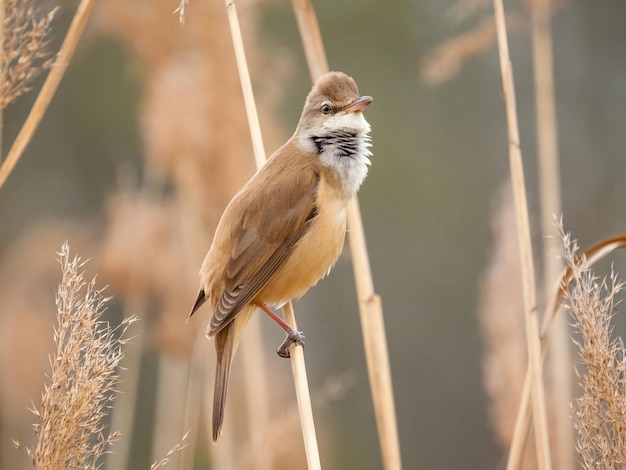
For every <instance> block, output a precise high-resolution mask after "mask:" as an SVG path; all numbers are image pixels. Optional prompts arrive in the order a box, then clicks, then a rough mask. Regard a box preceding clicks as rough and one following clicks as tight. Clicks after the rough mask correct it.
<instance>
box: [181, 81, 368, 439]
mask: <svg viewBox="0 0 626 470" xmlns="http://www.w3.org/2000/svg"><path fill="white" fill-rule="evenodd" d="M371 101H372V99H371V98H370V97H369V96H364V97H359V94H358V90H357V87H356V84H355V83H354V80H352V78H350V77H349V76H347V75H345V74H343V73H341V72H330V73H328V74H325V75H323V76H322V77H320V79H319V80H318V81H317V82H316V84H315V86H314V87H313V89H312V90H311V92H310V93H309V95H308V97H307V99H306V103H305V106H304V110H303V112H302V116H301V118H300V121H299V123H298V127H297V128H296V132H295V133H294V135H293V136H292V137H291V138H290V139H289V140H288V141H287V142H286V143H285V145H283V146H282V147H281V148H280V149H278V150H277V151H276V152H275V153H274V154H273V155H272V156H271V157H270V158H269V159H268V161H267V163H266V164H265V166H264V167H263V168H261V170H259V171H258V172H257V173H256V174H255V175H254V176H253V177H252V179H250V181H248V183H247V184H246V185H245V186H244V187H243V188H242V189H241V190H240V191H239V193H238V194H237V195H236V196H235V197H234V198H233V200H232V201H231V202H230V204H229V205H228V207H227V208H226V210H225V211H224V214H223V215H222V218H221V220H220V222H219V224H218V227H217V230H216V232H215V236H214V239H213V244H212V245H211V249H210V250H209V253H208V254H207V256H206V258H205V260H204V262H203V264H202V268H201V270H200V277H201V285H200V292H199V294H198V297H197V299H196V302H195V304H194V306H193V308H192V311H191V314H193V313H194V312H195V311H196V310H197V309H198V308H199V307H200V306H201V305H202V304H203V303H205V302H208V304H209V306H210V309H211V312H212V316H211V320H210V323H209V326H208V329H207V335H208V336H209V337H215V350H216V352H217V367H216V374H215V391H214V398H213V441H216V440H217V439H218V437H219V434H220V432H221V427H222V423H223V419H224V406H225V402H226V393H227V388H228V379H229V376H230V367H231V362H232V359H233V355H234V352H235V350H236V348H237V345H238V343H239V338H240V336H241V333H242V331H243V329H244V327H245V325H246V324H247V322H248V320H249V318H250V315H251V314H252V312H254V310H255V309H256V308H257V307H258V306H260V307H262V308H264V309H265V308H267V307H266V306H267V305H273V306H279V305H282V304H284V303H285V302H287V301H289V300H291V299H294V298H298V297H300V296H302V295H303V294H304V293H305V292H306V291H307V290H308V289H309V288H310V287H311V286H312V285H314V284H315V283H316V282H317V281H318V280H319V279H320V278H321V277H323V276H324V275H325V274H326V273H327V272H328V271H329V270H330V268H331V267H332V266H333V264H334V263H335V261H336V260H337V258H338V257H339V254H340V253H341V250H342V248H343V242H344V237H345V231H346V207H347V204H348V201H349V200H350V198H351V197H352V196H354V194H355V193H356V191H357V190H358V188H359V186H360V185H361V183H362V181H363V179H364V178H365V176H366V174H367V165H369V159H368V157H369V156H370V152H369V150H368V148H369V136H368V133H369V125H368V124H367V122H366V121H365V118H364V117H363V115H362V113H361V111H362V110H363V109H364V108H365V107H366V106H367V105H368V104H369V103H370V102H371ZM191 314H190V315H191ZM281 326H283V328H285V329H286V331H287V332H288V335H289V336H288V340H286V343H284V344H283V346H282V347H281V349H280V350H279V354H281V355H288V350H287V346H288V345H289V344H290V343H291V342H300V343H301V342H302V339H303V336H301V334H300V333H299V332H295V331H294V330H293V329H291V328H289V326H288V325H281ZM285 353H286V354H285Z"/></svg>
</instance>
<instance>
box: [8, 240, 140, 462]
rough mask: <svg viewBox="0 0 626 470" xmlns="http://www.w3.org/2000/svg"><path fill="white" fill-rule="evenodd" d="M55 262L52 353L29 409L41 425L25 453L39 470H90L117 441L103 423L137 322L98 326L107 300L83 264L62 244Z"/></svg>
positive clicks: (38, 425) (116, 437) (128, 321)
mask: <svg viewBox="0 0 626 470" xmlns="http://www.w3.org/2000/svg"><path fill="white" fill-rule="evenodd" d="M58 257H59V262H60V263H61V266H62V273H63V276H62V280H61V283H60V284H59V288H58V292H57V296H56V304H57V325H56V326H55V330H54V342H55V345H56V350H55V353H54V356H53V357H51V359H50V365H51V367H52V372H51V374H50V378H49V383H48V384H47V385H46V386H45V389H44V392H43V393H42V398H41V404H40V407H39V409H38V410H36V409H33V410H32V411H33V413H34V414H35V415H36V416H37V417H38V418H39V420H40V421H41V422H40V424H36V425H35V434H36V435H37V437H38V441H37V444H36V446H35V447H33V448H27V449H26V450H27V452H28V455H29V456H30V457H31V459H32V463H33V466H34V467H35V468H37V469H40V470H62V469H66V468H86V469H93V470H95V469H96V468H99V464H98V462H99V460H100V458H101V457H102V456H103V455H104V453H106V452H107V449H108V447H109V446H110V444H112V443H113V442H114V441H115V440H117V439H118V437H119V433H117V432H112V433H110V434H108V435H105V434H104V429H105V424H104V423H103V421H104V418H105V417H106V415H107V414H108V411H109V409H110V407H111V402H112V400H113V398H114V395H115V393H116V385H117V384H118V376H117V367H118V364H119V362H120V360H121V359H122V358H123V357H124V353H123V351H122V347H123V346H124V345H125V344H126V343H127V339H126V336H125V333H126V330H127V328H128V327H129V326H130V324H132V323H133V322H134V321H135V320H136V319H135V318H134V317H129V318H127V319H125V320H123V321H122V323H121V324H120V325H119V326H118V327H116V328H111V327H110V326H109V324H108V323H107V322H104V321H102V319H101V316H102V313H103V311H104V308H105V305H106V303H107V301H108V298H106V297H104V296H103V295H102V291H100V290H97V289H96V287H95V278H94V279H92V280H91V281H87V280H86V279H85V274H84V272H82V271H81V269H82V268H83V266H84V264H85V263H84V262H83V261H82V260H81V259H80V258H78V257H74V258H73V259H70V255H69V245H68V243H67V242H65V244H64V245H63V247H62V248H61V251H60V252H59V253H58ZM16 446H18V448H19V447H20V445H19V443H17V442H16Z"/></svg>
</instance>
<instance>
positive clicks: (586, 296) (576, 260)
mask: <svg viewBox="0 0 626 470" xmlns="http://www.w3.org/2000/svg"><path fill="white" fill-rule="evenodd" d="M561 238H562V244H563V258H564V261H565V263H566V264H567V266H568V267H569V268H570V269H571V270H572V278H571V281H570V283H569V284H568V287H567V291H566V294H565V301H566V308H567V309H568V310H569V311H570V313H571V316H572V321H573V325H574V327H575V329H576V330H577V332H578V336H577V338H576V339H575V340H574V343H575V344H576V346H577V348H578V355H579V358H580V362H581V363H582V365H583V367H581V368H578V369H577V375H578V378H579V383H580V386H581V388H582V391H583V394H582V396H581V397H580V398H578V399H577V400H575V401H574V405H573V408H574V426H575V428H576V430H577V432H578V440H577V442H576V451H577V452H578V454H579V455H580V457H581V463H582V465H583V467H584V468H587V469H596V468H624V466H625V465H626V354H625V352H626V351H625V349H624V343H623V341H622V339H621V338H611V332H612V326H611V319H612V318H613V314H614V307H615V299H616V296H617V294H618V293H619V292H620V291H621V290H622V288H623V286H624V284H623V283H622V282H621V281H619V280H618V278H617V275H616V274H615V273H614V272H613V271H611V275H610V276H609V278H608V279H607V278H602V279H600V278H598V277H597V276H596V275H595V274H594V272H593V271H591V269H590V268H589V267H587V266H586V264H587V263H586V260H585V259H584V257H581V256H578V255H577V252H578V246H577V244H576V242H575V241H572V240H571V238H570V235H569V234H565V233H563V232H562V231H561Z"/></svg>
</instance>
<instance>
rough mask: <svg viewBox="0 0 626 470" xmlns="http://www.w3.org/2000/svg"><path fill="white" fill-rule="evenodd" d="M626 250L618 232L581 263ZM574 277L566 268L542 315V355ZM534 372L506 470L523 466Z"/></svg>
mask: <svg viewBox="0 0 626 470" xmlns="http://www.w3.org/2000/svg"><path fill="white" fill-rule="evenodd" d="M620 249H626V235H617V236H615V237H611V238H607V239H605V240H601V241H600V242H598V243H596V244H595V245H593V246H592V247H590V248H588V249H587V250H585V251H584V252H583V254H582V256H584V259H585V266H581V269H586V268H590V267H591V266H593V265H594V264H595V263H597V262H598V261H600V260H602V259H604V258H606V257H607V256H609V255H610V254H611V253H612V252H613V251H615V250H620ZM571 277H572V270H571V268H568V269H566V270H565V271H564V272H563V274H561V277H560V278H559V281H558V284H557V286H556V289H554V294H553V295H552V297H551V300H550V304H548V306H547V308H546V311H545V313H544V315H543V321H542V322H541V340H542V342H541V347H542V358H543V353H544V352H545V343H546V341H545V340H546V336H547V333H548V331H549V330H550V327H551V326H552V323H553V321H554V319H555V317H556V314H557V312H558V311H559V308H560V306H561V304H562V302H563V298H564V295H565V290H566V288H567V285H568V284H569V282H570V280H571ZM530 382H531V371H530V364H529V367H528V370H527V371H526V379H525V380H524V388H523V389H522V396H521V398H520V404H519V407H518V409H517V416H516V418H515V428H514V431H513V440H512V442H511V449H510V451H509V459H508V462H507V467H506V468H507V470H513V469H518V468H521V465H522V460H523V457H524V448H525V447H526V439H527V438H528V428H529V426H530V418H531V416H530V415H531V413H530V394H531V387H530Z"/></svg>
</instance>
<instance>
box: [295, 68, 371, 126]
mask: <svg viewBox="0 0 626 470" xmlns="http://www.w3.org/2000/svg"><path fill="white" fill-rule="evenodd" d="M371 102H372V97H371V96H359V90H358V88H357V86H356V83H355V82H354V80H353V79H352V77H350V76H348V75H346V74H345V73H342V72H329V73H326V74H324V75H322V76H321V77H320V78H319V79H318V80H317V81H316V82H315V85H314V86H313V88H312V89H311V92H310V93H309V95H308V96H307V99H306V103H305V105H304V110H303V111H302V116H301V117H300V122H299V123H298V129H297V130H296V133H301V134H312V135H324V134H329V133H332V132H334V131H356V132H368V131H369V125H368V124H367V122H366V121H365V118H364V117H363V114H362V111H363V110H364V109H365V107H367V105H368V104H370V103H371Z"/></svg>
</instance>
